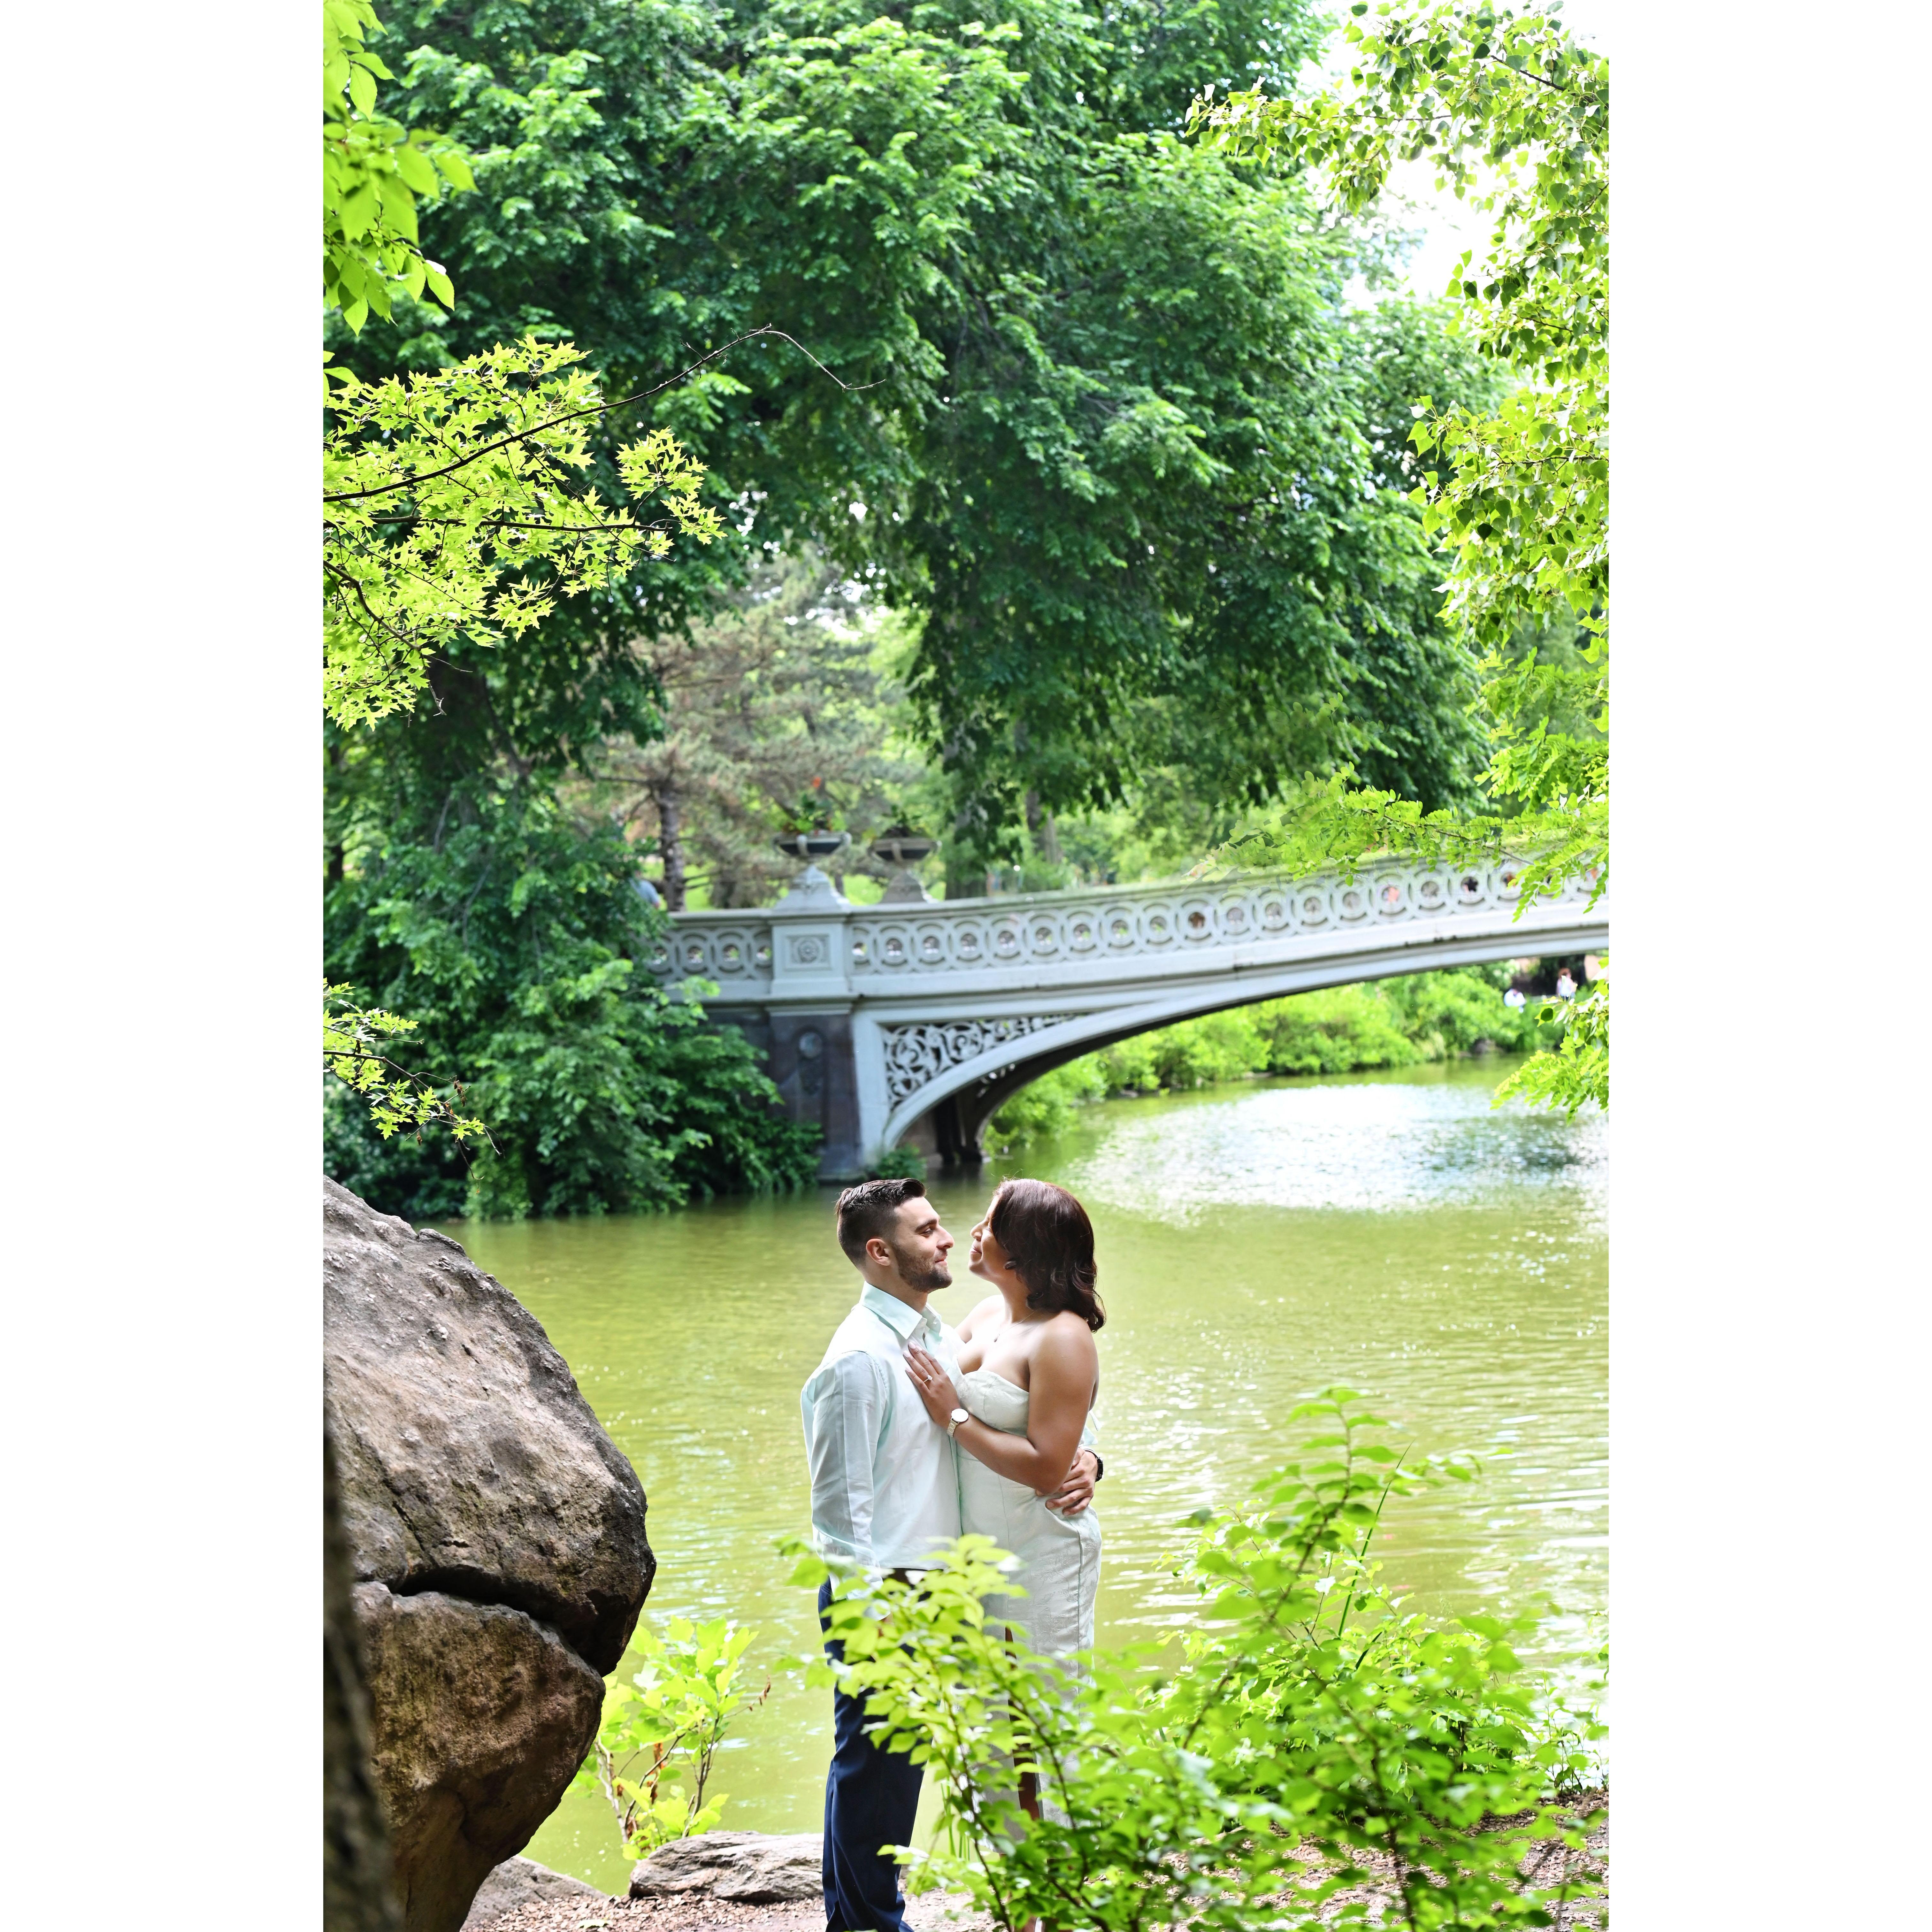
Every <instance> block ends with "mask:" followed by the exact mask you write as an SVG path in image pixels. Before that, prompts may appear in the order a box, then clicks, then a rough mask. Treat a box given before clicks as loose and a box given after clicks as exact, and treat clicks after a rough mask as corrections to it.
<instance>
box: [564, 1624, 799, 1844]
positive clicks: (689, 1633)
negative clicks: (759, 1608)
mask: <svg viewBox="0 0 1932 1932" xmlns="http://www.w3.org/2000/svg"><path fill="white" fill-rule="evenodd" d="M756 1636H757V1630H756V1629H755V1628H752V1629H748V1630H740V1629H739V1628H738V1626H737V1625H736V1624H733V1623H731V1622H728V1621H727V1620H725V1619H719V1620H718V1622H715V1623H708V1624H694V1623H692V1622H690V1621H689V1619H686V1618H683V1617H673V1618H672V1619H670V1622H668V1623H667V1624H666V1625H665V1626H664V1635H663V1636H662V1637H657V1636H655V1635H654V1634H652V1632H651V1631H648V1630H643V1629H640V1630H639V1631H638V1632H637V1635H636V1636H635V1637H634V1638H633V1639H632V1640H631V1641H632V1642H633V1643H634V1645H635V1646H637V1649H640V1650H641V1651H642V1652H643V1658H644V1661H643V1668H642V1669H641V1670H639V1671H638V1672H637V1675H636V1676H634V1677H633V1678H632V1679H631V1681H630V1682H629V1683H628V1684H620V1683H617V1682H614V1681H613V1682H612V1683H611V1684H610V1685H608V1686H607V1688H606V1689H605V1691H604V1715H603V1718H602V1719H601V1721H600V1723H599V1724H598V1730H597V1737H596V1741H595V1742H594V1743H593V1744H592V1745H591V1747H590V1755H589V1757H587V1758H586V1759H585V1760H584V1761H583V1765H582V1766H581V1767H580V1769H579V1770H578V1772H577V1776H576V1778H575V1780H574V1782H575V1784H577V1787H578V1788H579V1789H580V1790H592V1791H596V1792H599V1793H601V1794H602V1795H603V1797H604V1800H605V1801H606V1802H607V1803H608V1805H610V1811H611V1814H612V1816H613V1817H614V1818H615V1820H616V1826H617V1830H618V1833H619V1836H620V1837H621V1838H622V1839H623V1841H624V1854H625V1856H626V1857H627V1858H646V1857H648V1856H649V1855H650V1853H651V1852H653V1851H655V1849H657V1847H658V1846H659V1845H661V1844H665V1843H668V1842H669V1841H670V1840H671V1839H673V1838H695V1837H696V1836H697V1835H698V1833H700V1832H708V1831H709V1830H711V1829H712V1827H713V1826H715V1825H716V1824H717V1823H718V1820H719V1819H720V1818H721V1817H723V1816H724V1807H725V1805H727V1803H728V1802H730V1801H729V1799H727V1796H726V1795H725V1794H724V1793H723V1792H721V1791H712V1790H710V1788H709V1787H710V1782H711V1770H712V1762H713V1760H715V1757H717V1754H718V1746H719V1745H721V1743H723V1742H724V1734H725V1733H726V1732H727V1731H728V1730H730V1727H731V1721H732V1719H733V1718H734V1717H736V1715H738V1713H739V1712H740V1711H743V1712H746V1713H749V1712H752V1711H755V1710H756V1709H757V1708H758V1706H760V1704H762V1703H763V1702H764V1701H765V1700H766V1698H767V1697H769V1696H770V1695H771V1691H772V1686H771V1680H770V1679H769V1678H767V1679H766V1681H765V1688H763V1690H762V1691H760V1692H759V1693H758V1694H757V1696H756V1697H754V1698H753V1699H752V1700H751V1702H750V1703H746V1702H745V1697H744V1694H743V1692H742V1691H740V1690H739V1688H738V1671H739V1664H740V1661H742V1658H743V1657H744V1654H745V1649H746V1647H747V1646H748V1645H749V1644H750V1643H751V1640H752V1639H753V1638H754V1637H756ZM687 1779H688V1781H689V1789H688V1790H687V1789H686V1788H685V1780H687Z"/></svg>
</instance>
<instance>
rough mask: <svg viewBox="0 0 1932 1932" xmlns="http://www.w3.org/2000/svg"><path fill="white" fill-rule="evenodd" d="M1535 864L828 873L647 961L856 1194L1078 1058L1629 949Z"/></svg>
mask: <svg viewBox="0 0 1932 1932" xmlns="http://www.w3.org/2000/svg"><path fill="white" fill-rule="evenodd" d="M1516 880H1517V871H1516V868H1515V867H1514V865H1512V864H1511V863H1510V862H1508V861H1505V862H1502V863H1501V864H1499V865H1495V866H1493V867H1490V868H1483V869H1463V868H1442V867H1418V866H1389V867H1385V868H1378V869H1375V870H1373V871H1364V873H1362V874H1360V875H1358V877H1355V878H1353V879H1347V878H1342V877H1329V876H1324V877H1316V878H1296V879H1290V878H1282V877H1267V876H1251V877H1244V878H1236V879H1229V880H1220V881H1217V882H1215V883H1211V884H1210V883H1203V882H1202V881H1199V880H1174V881H1170V882H1168V883H1163V884H1158V885H1151V886H1134V887H1130V888H1127V889H1121V888H1119V887H1114V886H1101V887H1094V888H1088V889H1082V890H1079V891H1075V892H1043V893H1035V894H1030V895H1014V896H1013V897H1010V898H1007V897H1003V898H988V899H965V900H948V901H944V902H943V903H935V902H933V901H916V902H913V903H909V904H878V905H871V906H863V907H861V906H855V905H853V904H851V903H850V902H849V901H847V900H846V899H845V898H843V897H842V896H841V895H839V894H838V892H835V890H834V889H832V883H831V881H830V880H828V879H826V877H824V875H823V874H822V873H819V872H818V871H816V869H815V868H808V870H807V871H806V872H805V874H803V875H802V877H801V878H800V879H799V881H798V882H797V883H796V885H794V886H793V889H792V890H791V891H790V892H788V893H787V895H786V896H785V897H784V899H782V900H781V901H779V903H778V904H777V905H776V906H774V907H766V908H760V909H757V910H751V911H747V912H743V913H679V914H677V915H676V916H673V918H672V919H671V920H670V922H669V924H670V929H669V931H668V932H667V934H666V935H664V938H662V939H661V941H659V942H658V944H657V947H656V949H655V952H654V953H652V955H651V956H649V958H648V959H647V960H646V964H647V965H649V968H650V969H651V970H652V971H653V972H655V974H657V975H658V977H659V978H660V979H661V980H663V981H664V983H667V985H669V986H672V987H673V988H675V987H676V986H679V985H681V984H685V983H689V982H690V981H691V980H698V981H700V982H709V983H710V984H709V990H707V991H706V992H705V993H704V994H703V997H704V998H705V999H706V1003H707V1005H708V1007H709V1010H710V1011H711V1012H712V1013H713V1014H714V1015H715V1016H716V1017H718V1018H719V1019H726V1020H729V1021H731V1022H733V1023H735V1024H736V1025H739V1026H741V1027H742V1028H744V1030H745V1032H746V1033H747V1034H748V1035H749V1036H750V1037H751V1038H752V1039H753V1040H754V1041H755V1042H756V1043H757V1044H759V1045H760V1046H761V1047H762V1048H763V1051H764V1052H765V1055H766V1064H767V1066H768V1067H769V1070H770V1073H771V1075H772V1079H774V1081H775V1082H777V1085H778V1091H779V1092H780V1094H781V1096H782V1097H783V1099H784V1103H785V1105H786V1106H787V1109H788V1110H789V1111H790V1112H791V1113H792V1115H793V1117H794V1118H798V1119H801V1120H811V1121H816V1122H817V1124H819V1125H820V1127H821V1129H822V1130H823V1154H822V1155H821V1159H820V1173H821V1175H822V1176H823V1178H825V1179H826V1180H841V1179H846V1178H850V1177H851V1176H853V1175H856V1174H860V1173H863V1172H866V1171H867V1170H868V1169H870V1168H871V1167H873V1166H876V1165H877V1163H878V1162H879V1161H880V1159H881V1158H882V1157H883V1155H884V1154H885V1153H886V1151H887V1150H889V1149H890V1148H894V1147H896V1146H898V1145H900V1143H901V1142H902V1141H903V1140H905V1139H907V1138H913V1139H916V1140H918V1141H920V1142H930V1143H931V1144H932V1145H931V1149H930V1151H933V1152H935V1153H938V1154H941V1155H942V1156H947V1155H950V1156H953V1157H965V1158H967V1159H971V1158H972V1157H974V1155H975V1154H977V1146H978V1139H979V1134H980V1130H981V1128H982V1127H983V1126H984V1124H985V1123H986V1120H987V1118H989V1116H990V1115H992V1112H993V1111H994V1110H995V1109H996V1108H997V1107H998V1106H999V1105H1000V1104H1001V1102H1002V1101H1003V1100H1005V1099H1006V1098H1007V1097H1008V1096H1009V1095H1010V1094H1013V1093H1015V1092H1017V1091H1019V1088H1022V1087H1023V1086H1024V1085H1026V1084H1027V1082H1028V1081H1030V1080H1033V1079H1037V1078H1038V1077H1039V1076H1040V1074H1042V1073H1046V1072H1048V1071H1049V1070H1051V1069H1052V1068H1053V1067H1056V1066H1059V1065H1061V1064H1064V1063H1065V1062H1066V1061H1070V1060H1073V1059H1075V1058H1078V1057H1079V1055H1082V1054H1084V1053H1091V1052H1095V1051H1097V1049H1100V1048H1101V1047H1103V1046H1109V1045H1112V1044H1113V1043H1115V1042H1116V1041H1118V1040H1127V1039H1131V1038H1133V1037H1134V1036H1135V1035H1136V1034H1142V1033H1146V1032H1149V1031H1153V1030H1154V1029H1155V1028H1160V1027H1163V1026H1169V1025H1173V1024H1174V1023H1175V1022H1176V1021H1178V1020H1183V1019H1194V1018H1197V1017H1199V1016H1202V1015H1203V1014H1207V1013H1218V1012H1223V1011H1225V1010H1228V1009H1230V1008H1232V1007H1243V1006H1248V1005H1251V1004H1253V1003H1254V1002H1256V1001H1260V1000H1267V999H1274V998H1280V997H1281V996H1282V995H1284V994H1288V993H1296V992H1308V991H1310V990H1313V989H1316V988H1318V987H1322V986H1340V985H1345V984H1348V983H1352V982H1355V981H1358V980H1377V979H1384V978H1388V977H1392V976H1394V975H1397V974H1407V973H1419V972H1426V971H1430V970H1432V969H1434V968H1440V967H1448V966H1459V965H1475V964H1478V963H1481V962H1487V961H1490V960H1495V959H1510V958H1514V957H1516V956H1519V955H1523V954H1547V953H1586V952H1590V951H1593V950H1600V949H1601V948H1603V947H1606V946H1607V944H1609V941H1610V908H1609V904H1608V901H1607V898H1605V897H1604V895H1600V894H1598V893H1597V892H1595V890H1594V889H1593V888H1592V885H1591V883H1590V882H1589V880H1574V881H1572V882H1571V883H1569V884H1568V886H1565V889H1564V891H1563V892H1562V893H1561V894H1560V895H1557V896H1556V897H1555V898H1542V899H1539V900H1538V901H1536V902H1535V904H1531V905H1529V906H1520V904H1519V903H1518V895H1517V889H1516Z"/></svg>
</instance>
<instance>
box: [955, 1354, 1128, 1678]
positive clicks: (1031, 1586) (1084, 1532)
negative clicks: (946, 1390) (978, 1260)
mask: <svg viewBox="0 0 1932 1932" xmlns="http://www.w3.org/2000/svg"><path fill="white" fill-rule="evenodd" d="M960 1385H961V1389H962V1394H963V1395H964V1397H965V1405H966V1407H967V1408H968V1409H969V1410H971V1412H972V1413H973V1414H974V1415H976V1416H977V1417H978V1418H979V1419H980V1421H982V1422H983V1423H985V1424H987V1425H988V1426H989V1427H991V1428H994V1429H999V1430H1004V1431H1005V1432H1006V1433H1007V1434H1008V1435H1009V1436H1024V1435H1025V1433H1027V1407H1028V1395H1027V1392H1026V1391H1025V1389H1023V1388H1020V1387H1019V1385H1017V1384H1016V1383H1013V1382H1008V1381H1007V1379H1006V1377H1005V1376H996V1375H995V1374H994V1373H993V1372H992V1370H990V1369H974V1370H971V1371H969V1372H968V1373H967V1374H966V1375H965V1376H962V1377H961V1378H960ZM959 1503H960V1520H961V1527H962V1529H965V1531H966V1532H968V1534H969V1535H977V1536H990V1537H991V1538H992V1539H993V1541H995V1543H997V1544H998V1545H999V1546H1000V1547H1001V1549H1002V1550H1010V1551H1011V1552H1012V1553H1013V1556H1014V1557H1015V1558H1016V1559H1017V1562H1016V1565H1015V1568H1014V1571H1013V1581H1014V1582H1015V1583H1018V1584H1019V1585H1020V1586H1021V1587H1022V1589H1025V1592H1026V1595H1025V1596H1024V1597H1009V1596H1004V1595H1001V1596H995V1597H989V1598H987V1599H986V1616H987V1619H988V1620H989V1622H998V1623H1004V1624H1005V1625H1007V1627H1008V1628H1010V1630H1011V1631H1013V1635H1014V1637H1016V1639H1017V1640H1019V1643H1022V1645H1024V1646H1025V1647H1026V1649H1028V1650H1031V1651H1034V1652H1037V1653H1038V1654H1039V1655H1040V1656H1042V1657H1065V1656H1067V1655H1070V1654H1071V1653H1072V1652H1074V1651H1076V1650H1091V1649H1093V1647H1094V1602H1095V1600H1096V1599H1097V1598H1098V1597H1099V1595H1100V1517H1099V1516H1098V1515H1097V1514H1096V1513H1095V1511H1094V1508H1093V1505H1091V1504H1089V1505H1088V1507H1087V1508H1085V1509H1084V1510H1083V1511H1081V1513H1080V1514H1079V1515H1078V1516H1076V1517H1064V1516H1062V1515H1061V1513H1060V1512H1059V1511H1058V1510H1050V1509H1049V1508H1047V1506H1046V1504H1045V1503H1044V1502H1042V1501H1041V1500H1040V1498H1039V1497H1038V1496H1035V1495H1034V1493H1033V1491H1032V1490H1030V1489H1029V1488H1028V1487H1027V1485H1026V1484H1024V1483H1016V1482H1013V1481H1010V1480H1009V1479H1008V1478H1006V1477H1004V1476H1002V1475H998V1474H996V1473H995V1472H994V1471H993V1470H991V1469H988V1468H987V1467H986V1464H985V1463H983V1462H981V1461H980V1459H979V1458H978V1457H977V1456H971V1455H968V1454H967V1453H966V1451H965V1450H963V1449H962V1450H961V1451H960V1452H959Z"/></svg>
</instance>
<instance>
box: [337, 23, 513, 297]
mask: <svg viewBox="0 0 1932 1932" xmlns="http://www.w3.org/2000/svg"><path fill="white" fill-rule="evenodd" d="M380 28H381V23H380V22H379V21H378V20H377V18H376V10H375V9H374V7H372V6H371V5H369V0H323V8H322V299H323V305H324V307H325V308H333V309H337V310H339V311H341V315H342V318H343V320H344V323H345V324H346V325H347V326H348V328H349V329H350V330H352V331H355V330H359V329H361V328H362V325H363V323H365V322H366V321H367V320H368V318H369V317H370V315H371V314H372V313H373V314H377V315H379V316H385V317H386V316H387V315H389V314H390V312H391V310H392V306H393V305H394V302H395V299H396V298H397V297H398V296H410V297H413V298H415V299H421V298H422V296H423V294H424V293H425V291H427V292H428V293H430V294H431V295H433V296H435V297H436V299H437V301H439V302H441V303H442V304H443V305H444V307H445V308H451V307H453V306H454V305H455V300H456V296H455V291H454V290H452V288H451V287H450V283H449V276H448V275H446V274H445V273H444V272H443V269H442V267H441V266H440V264H439V263H435V262H432V261H431V260H429V259H428V257H426V256H425V254H423V251H422V248H421V247H420V245H419V241H418V236H417V223H416V202H417V201H418V199H419V198H427V199H431V200H434V199H435V197H436V196H437V195H438V194H440V193H441V192H442V190H443V187H444V186H445V185H448V186H449V187H452V188H472V187H475V181H474V180H473V179H472V177H471V175H470V172H469V157H468V156H466V154H464V153H463V150H462V149H461V148H460V147H458V145H456V143H455V142H453V141H451V140H449V139H445V138H443V136H439V135H435V134H431V133H422V132H419V131H413V130H410V129H409V128H407V127H402V126H401V125H399V124H398V123H397V122H395V121H391V120H389V119H386V118H385V117H383V115H379V114H378V113H377V112H376V83H377V81H378V80H392V79H394V78H395V77H394V76H393V75H392V74H391V73H390V72H389V69H388V68H386V66H384V65H383V60H382V57H381V56H380V55H378V54H377V53H375V52H373V51H372V50H371V49H370V47H369V46H368V36H369V35H370V34H371V33H376V32H379V31H380Z"/></svg>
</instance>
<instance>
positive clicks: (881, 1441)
mask: <svg viewBox="0 0 1932 1932" xmlns="http://www.w3.org/2000/svg"><path fill="white" fill-rule="evenodd" d="M912 1342H916V1343H918V1344H919V1346H920V1347H921V1348H922V1349H925V1350H926V1352H927V1353H928V1354H929V1355H934V1356H936V1357H937V1358H938V1359H939V1360H940V1361H942V1362H944V1364H946V1368H947V1373H949V1374H950V1376H952V1378H953V1387H954V1388H955V1389H957V1388H959V1354H958V1343H959V1337H957V1336H956V1335H955V1334H953V1331H952V1330H951V1329H950V1328H947V1326H946V1325H945V1324H944V1322H941V1320H940V1319H939V1317H938V1316H937V1315H935V1313H933V1311H932V1309H931V1308H930V1307H929V1308H927V1309H926V1310H923V1311H920V1310H915V1309H913V1308H912V1307H910V1306H909V1305H908V1304H907V1303H905V1302H903V1301H900V1300H899V1299H898V1297H897V1296H895V1295H888V1294H886V1292H884V1290H883V1289H877V1288H874V1287H873V1286H872V1285H871V1283H870V1282H868V1283H866V1284H865V1289H864V1290H863V1291H862V1292H861V1294H860V1295H859V1302H858V1306H857V1307H855V1308H854V1309H853V1310H852V1312H851V1313H850V1314H849V1315H848V1316H846V1318H845V1319H844V1321H843V1322H841V1323H840V1324H839V1325H838V1333H837V1334H835V1335H834V1336H833V1337H832V1342H831V1346H829V1347H828V1348H827V1349H826V1352H825V1358H824V1360H823V1361H821V1362H820V1364H819V1365H818V1367H817V1369H816V1370H814V1372H813V1373H812V1376H811V1380H810V1381H809V1382H807V1383H806V1384H805V1388H804V1391H803V1392H802V1394H801V1395H800V1396H799V1412H800V1414H801V1415H802V1418H803V1421H804V1424H805V1457H806V1460H808V1462H809V1463H810V1464H811V1529H812V1536H813V1540H814V1541H815V1542H816V1543H817V1546H818V1550H819V1553H820V1555H821V1556H823V1557H824V1558H825V1559H826V1561H827V1562H832V1563H838V1564H856V1565H862V1566H863V1567H865V1568H868V1569H877V1570H919V1569H930V1568H932V1565H933V1564H934V1562H935V1561H936V1560H937V1559H936V1553H937V1552H938V1551H941V1550H944V1548H945V1547H946V1546H947V1544H950V1542H952V1541H953V1539H954V1538H956V1536H958V1535H959V1454H958V1451H956V1449H955V1448H954V1447H953V1439H952V1438H951V1437H950V1436H948V1435H947V1433H946V1431H945V1430H944V1429H942V1428H941V1427H940V1426H939V1424H938V1423H936V1422H935V1421H933V1419H932V1417H931V1416H929V1415H927V1414H926V1405H925V1403H922V1401H921V1400H919V1391H918V1390H917V1389H916V1388H914V1387H913V1382H912V1378H911V1376H909V1375H908V1374H907V1373H906V1367H905V1350H906V1346H907V1343H912Z"/></svg>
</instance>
